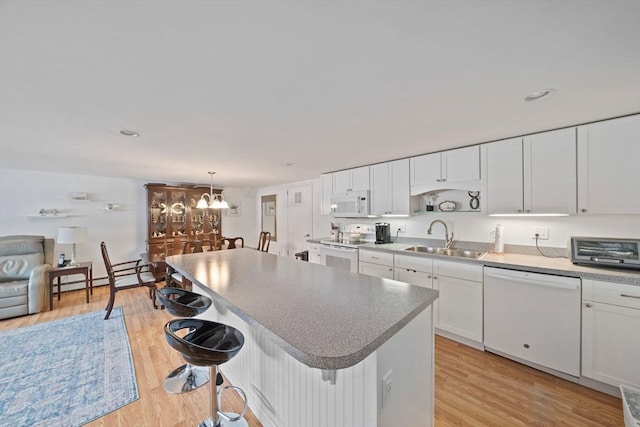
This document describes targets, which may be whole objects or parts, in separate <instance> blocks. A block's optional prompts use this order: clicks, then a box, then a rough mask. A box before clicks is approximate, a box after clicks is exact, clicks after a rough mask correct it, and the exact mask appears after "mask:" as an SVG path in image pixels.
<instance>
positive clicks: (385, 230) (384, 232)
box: [375, 222, 391, 244]
mask: <svg viewBox="0 0 640 427" xmlns="http://www.w3.org/2000/svg"><path fill="white" fill-rule="evenodd" d="M375 226H376V243H378V244H381V243H391V225H389V223H388V222H376V224H375Z"/></svg>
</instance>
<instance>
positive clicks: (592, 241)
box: [571, 237, 640, 270]
mask: <svg viewBox="0 0 640 427" xmlns="http://www.w3.org/2000/svg"><path fill="white" fill-rule="evenodd" d="M639 248H640V239H614V238H605V237H572V238H571V262H573V263H574V264H585V265H591V266H596V265H598V266H608V267H617V268H631V269H637V270H640V251H639Z"/></svg>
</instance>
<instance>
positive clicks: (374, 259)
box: [358, 249, 393, 279]
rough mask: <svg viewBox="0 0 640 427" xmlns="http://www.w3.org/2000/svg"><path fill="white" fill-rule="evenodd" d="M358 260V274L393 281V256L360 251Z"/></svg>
mask: <svg viewBox="0 0 640 427" xmlns="http://www.w3.org/2000/svg"><path fill="white" fill-rule="evenodd" d="M358 259H359V262H358V273H360V274H366V275H367V276H375V277H381V278H383V279H393V254H390V253H385V252H377V251H367V250H364V249H360V250H359V251H358Z"/></svg>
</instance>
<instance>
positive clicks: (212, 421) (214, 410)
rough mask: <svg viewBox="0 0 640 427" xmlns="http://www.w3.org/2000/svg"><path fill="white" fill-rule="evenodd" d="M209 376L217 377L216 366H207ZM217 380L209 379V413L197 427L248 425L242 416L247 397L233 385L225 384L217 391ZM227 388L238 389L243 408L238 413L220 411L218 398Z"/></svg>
mask: <svg viewBox="0 0 640 427" xmlns="http://www.w3.org/2000/svg"><path fill="white" fill-rule="evenodd" d="M209 369H210V370H209V378H217V375H218V366H216V365H214V366H211V367H210V368H209ZM216 382H217V381H209V408H210V412H211V415H210V416H209V418H207V419H206V420H204V421H202V422H201V423H200V424H198V427H248V426H249V424H248V423H247V420H245V419H244V418H242V416H243V415H244V413H245V412H246V410H247V398H246V396H245V394H244V392H243V391H242V389H240V388H238V387H234V386H225V387H222V388H221V389H220V392H219V393H218V385H217V384H216ZM227 388H234V389H236V390H237V391H239V392H240V393H241V395H242V398H243V400H244V408H243V409H242V411H241V413H240V414H235V413H224V412H222V411H220V406H219V399H220V395H221V394H222V392H223V391H224V390H225V389H227Z"/></svg>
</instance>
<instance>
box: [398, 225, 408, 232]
mask: <svg viewBox="0 0 640 427" xmlns="http://www.w3.org/2000/svg"><path fill="white" fill-rule="evenodd" d="M396 231H399V232H400V233H406V232H407V226H406V225H399V226H397V227H396Z"/></svg>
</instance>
